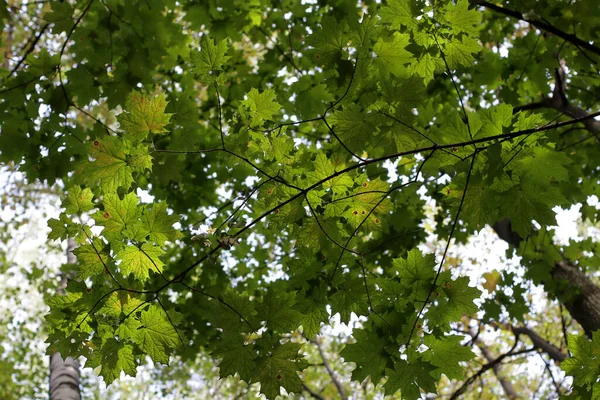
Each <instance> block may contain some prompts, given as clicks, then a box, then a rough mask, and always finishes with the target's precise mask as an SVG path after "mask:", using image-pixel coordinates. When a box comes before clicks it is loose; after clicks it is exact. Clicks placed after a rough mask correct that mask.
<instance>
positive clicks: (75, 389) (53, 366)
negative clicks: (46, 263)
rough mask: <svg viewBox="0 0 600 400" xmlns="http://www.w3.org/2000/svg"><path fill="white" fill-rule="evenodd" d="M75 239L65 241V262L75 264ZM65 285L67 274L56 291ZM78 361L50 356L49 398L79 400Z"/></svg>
mask: <svg viewBox="0 0 600 400" xmlns="http://www.w3.org/2000/svg"><path fill="white" fill-rule="evenodd" d="M74 248H75V241H74V240H73V239H68V241H67V264H75V256H74V255H73V249H74ZM66 286H67V276H63V278H62V279H61V282H60V285H59V287H58V293H59V294H62V293H63V292H64V289H65V287H66ZM80 382H81V377H80V375H79V362H78V361H77V360H73V359H72V358H71V357H67V358H66V359H65V360H63V358H62V357H61V355H60V353H58V352H57V353H54V354H52V355H51V356H50V384H49V388H50V400H81V392H80V389H79V384H80Z"/></svg>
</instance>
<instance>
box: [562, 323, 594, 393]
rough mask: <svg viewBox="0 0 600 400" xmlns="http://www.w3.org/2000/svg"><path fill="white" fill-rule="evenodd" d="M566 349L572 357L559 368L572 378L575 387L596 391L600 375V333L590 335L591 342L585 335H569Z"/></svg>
mask: <svg viewBox="0 0 600 400" xmlns="http://www.w3.org/2000/svg"><path fill="white" fill-rule="evenodd" d="M568 347H569V351H570V352H571V354H572V356H571V357H570V358H567V359H566V360H565V361H563V362H561V363H560V368H561V369H562V370H563V371H565V372H566V373H567V374H568V375H571V376H572V377H573V379H574V380H575V384H576V385H577V386H582V387H584V388H586V389H588V390H590V389H592V388H593V389H594V390H597V389H598V388H597V387H598V376H599V375H600V358H599V357H598V354H599V353H600V331H596V332H594V333H593V334H592V340H590V339H588V338H587V337H586V336H585V335H573V334H570V335H569V346H568Z"/></svg>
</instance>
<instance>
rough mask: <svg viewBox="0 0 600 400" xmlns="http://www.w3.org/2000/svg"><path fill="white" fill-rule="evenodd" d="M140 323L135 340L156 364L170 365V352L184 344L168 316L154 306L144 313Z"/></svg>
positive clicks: (158, 307)
mask: <svg viewBox="0 0 600 400" xmlns="http://www.w3.org/2000/svg"><path fill="white" fill-rule="evenodd" d="M140 322H141V324H142V325H141V326H140V328H139V329H138V330H137V333H136V336H135V337H133V340H134V341H135V343H137V344H138V346H140V349H141V350H142V351H143V352H145V353H146V354H148V355H149V356H150V357H151V358H152V360H153V361H154V362H159V363H163V364H168V363H169V353H170V350H171V349H174V348H177V347H179V346H181V345H182V343H181V340H180V339H179V335H178V334H177V331H176V330H175V328H174V327H173V325H171V322H170V321H169V318H168V317H167V314H166V313H165V312H164V310H163V309H162V308H161V307H160V306H157V305H155V304H152V305H150V306H149V307H148V309H146V310H144V311H142V314H141V316H140Z"/></svg>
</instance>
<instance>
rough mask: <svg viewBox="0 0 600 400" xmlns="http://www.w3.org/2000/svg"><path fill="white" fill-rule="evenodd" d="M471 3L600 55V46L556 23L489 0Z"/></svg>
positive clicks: (471, 1) (473, 0)
mask: <svg viewBox="0 0 600 400" xmlns="http://www.w3.org/2000/svg"><path fill="white" fill-rule="evenodd" d="M470 3H471V4H476V5H480V6H482V7H485V8H487V9H488V10H493V11H496V12H498V13H501V14H504V15H507V16H509V17H512V18H515V19H518V20H521V21H524V22H527V23H529V24H531V25H533V26H535V27H536V28H539V29H542V30H545V31H547V32H550V33H552V34H554V35H556V36H558V37H559V38H561V39H564V40H566V41H567V42H569V43H572V44H574V45H575V46H579V47H581V48H584V49H586V50H589V51H591V52H592V53H594V54H597V55H600V48H598V47H596V46H594V45H593V44H591V43H589V42H586V41H585V40H583V39H580V38H578V37H577V36H576V35H574V34H571V33H567V32H564V31H562V30H560V29H558V28H557V27H555V26H554V25H551V24H549V23H548V22H545V21H539V20H537V19H530V18H527V17H526V16H525V15H523V14H522V13H520V12H518V11H515V10H510V9H508V8H505V7H500V6H497V5H495V4H492V3H489V2H487V1H480V0H470Z"/></svg>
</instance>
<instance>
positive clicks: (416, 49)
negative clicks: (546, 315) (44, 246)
mask: <svg viewBox="0 0 600 400" xmlns="http://www.w3.org/2000/svg"><path fill="white" fill-rule="evenodd" d="M575 3H576V4H572V5H571V6H570V8H569V10H568V11H569V12H563V11H564V6H563V3H562V2H559V1H545V2H542V3H539V4H538V3H537V2H533V1H526V2H524V3H523V5H515V4H512V3H511V4H509V3H506V5H505V6H506V8H504V7H500V6H497V5H495V4H491V3H488V2H479V1H467V0H458V1H450V0H440V1H434V2H431V1H420V0H418V1H409V0H389V1H386V2H383V3H382V2H376V1H370V0H369V1H364V2H360V4H359V3H357V2H348V1H333V2H304V1H284V2H271V1H266V0H260V1H251V2H247V1H238V0H219V1H211V2H209V3H207V4H200V3H198V2H191V1H177V2H175V1H166V2H165V1H159V0H148V1H146V2H145V3H144V2H142V4H137V3H136V2H126V1H116V0H115V1H101V2H94V1H83V0H70V1H64V2H62V1H61V2H50V3H48V4H44V5H41V6H40V7H39V8H32V9H33V10H38V11H39V12H40V18H42V19H43V21H45V22H46V23H48V24H49V25H48V27H49V28H50V29H49V30H48V31H47V32H45V30H46V27H44V30H43V31H41V28H40V36H42V35H43V37H44V40H43V41H42V44H44V45H41V46H40V47H41V48H39V49H38V48H37V47H36V45H37V43H33V44H32V45H31V47H30V48H29V49H30V50H28V51H27V52H26V54H25V57H24V58H23V60H21V61H22V62H19V64H18V65H17V64H12V62H8V63H6V65H10V66H14V69H12V70H6V69H5V68H4V69H2V70H0V76H1V77H2V78H1V80H0V131H1V133H2V137H3V140H1V141H0V161H1V162H2V163H3V164H4V165H12V166H17V167H15V168H18V169H19V171H20V172H22V173H23V174H24V176H26V178H27V179H28V180H30V181H34V180H36V179H38V180H41V181H45V182H48V183H50V184H52V183H55V182H59V183H60V184H61V185H62V187H64V188H65V189H66V190H65V196H64V200H63V202H62V208H63V210H62V211H63V212H62V213H61V214H60V215H59V216H58V218H53V219H50V220H49V221H48V226H49V227H50V228H51V233H50V234H49V236H48V239H49V240H65V239H67V238H74V239H75V240H76V241H77V244H78V246H79V247H78V248H77V249H76V250H75V252H74V253H75V255H76V256H77V264H76V266H75V271H74V274H73V275H71V276H72V279H71V282H70V284H69V285H68V286H67V288H66V289H65V291H66V293H65V295H64V296H56V297H54V298H52V300H51V301H49V304H50V313H49V314H48V316H47V321H48V323H49V339H48V343H49V345H50V346H49V352H52V351H56V350H60V351H61V353H63V356H73V357H78V356H85V357H86V358H87V359H88V361H89V363H90V365H91V366H93V367H101V369H100V374H101V375H102V376H103V377H104V379H105V381H106V382H107V383H110V382H112V381H114V380H115V379H117V378H118V377H119V376H120V373H121V371H124V372H125V373H127V374H135V370H136V367H137V366H138V365H140V363H141V362H142V361H143V359H144V357H145V356H146V355H148V356H150V357H151V358H152V360H153V361H154V362H157V363H163V364H168V363H169V360H170V357H171V356H172V355H177V356H182V355H186V354H196V353H198V352H201V351H205V350H207V351H208V352H210V353H211V354H212V355H213V357H214V358H215V359H216V360H218V362H219V369H220V374H221V376H223V377H226V376H232V375H236V374H237V375H238V376H239V377H241V379H243V380H245V381H246V382H247V383H255V382H258V383H260V390H261V392H262V393H263V394H265V395H266V396H267V398H269V399H273V398H275V397H277V396H278V395H280V394H282V393H284V392H287V393H298V392H301V391H303V390H304V389H305V387H304V386H303V383H304V382H303V376H304V374H306V370H307V368H308V367H309V364H308V363H307V361H306V358H305V355H304V354H303V353H302V352H301V345H300V342H302V340H309V339H314V337H316V336H317V335H318V334H319V333H320V332H322V329H323V327H324V326H326V325H329V324H330V323H331V321H332V318H333V316H334V315H337V314H339V316H340V319H341V321H342V322H343V323H350V322H351V321H360V324H359V325H357V326H356V327H355V329H354V330H353V333H352V336H353V340H352V343H349V344H347V345H346V346H345V348H344V349H343V350H342V351H341V353H340V354H341V357H343V358H344V361H345V362H349V363H354V372H353V374H352V376H353V379H355V380H359V381H363V380H365V379H370V380H371V382H372V383H373V384H374V385H378V384H383V388H384V390H385V393H386V394H389V395H393V394H395V393H397V392H398V391H400V393H401V396H402V397H403V398H407V399H416V398H420V396H421V394H422V393H435V392H436V391H437V389H438V385H439V384H440V382H442V380H443V379H448V380H460V379H462V378H463V371H464V368H463V367H464V365H465V363H467V362H468V361H469V360H471V359H472V358H473V357H474V353H473V352H471V351H470V350H469V349H468V348H466V347H464V346H463V345H462V344H463V343H462V340H463V339H462V336H457V334H456V327H457V326H459V324H461V323H464V320H465V319H469V318H475V317H478V318H483V319H484V320H486V321H492V320H495V319H497V318H499V317H500V314H501V311H502V310H506V312H507V314H508V315H509V317H510V318H515V319H516V320H518V319H519V318H522V316H523V310H524V309H526V308H527V307H526V305H525V299H524V298H525V297H526V296H523V292H522V291H521V292H519V291H518V287H519V286H518V285H517V283H516V282H515V281H514V278H512V277H511V276H510V275H502V278H500V275H498V276H495V277H494V278H493V279H492V276H491V275H488V276H487V277H486V279H488V283H487V284H486V285H485V288H486V289H487V290H488V291H489V292H493V295H491V296H492V297H491V299H490V298H484V295H483V294H482V291H481V290H479V289H478V288H477V287H475V284H474V283H472V281H471V280H470V277H469V276H465V275H464V274H462V275H461V271H460V270H459V269H455V268H453V265H452V263H451V262H450V261H449V258H450V256H449V253H448V248H451V247H452V245H453V243H455V242H465V241H466V240H467V239H468V237H469V236H470V235H472V234H473V233H474V232H479V231H480V230H481V229H483V228H484V227H486V226H487V225H489V226H494V225H495V224H496V223H497V222H498V221H502V220H503V219H509V220H510V223H511V224H512V230H513V232H512V233H513V234H514V235H516V236H518V238H519V239H522V240H523V241H524V242H525V244H531V246H530V248H527V247H526V246H521V247H520V249H519V252H520V253H519V255H520V256H522V257H523V264H524V265H526V266H527V273H526V274H525V275H526V277H527V279H530V280H531V281H532V282H535V283H537V284H541V283H543V284H548V282H549V279H548V277H549V276H551V273H552V271H551V270H549V268H548V267H547V266H548V265H554V264H553V263H555V262H557V261H558V256H557V255H556V254H557V253H556V250H553V249H552V245H551V241H550V240H548V239H547V238H546V237H544V236H543V233H544V232H546V233H547V230H545V228H546V227H547V226H552V225H554V224H555V222H556V221H555V214H554V212H553V209H554V208H555V207H557V206H563V205H568V204H575V203H578V202H584V201H585V200H587V199H588V197H589V196H592V195H598V194H600V191H598V185H597V181H598V176H597V175H598V174H597V171H598V160H600V154H599V153H598V152H599V150H598V146H597V143H596V139H595V138H596V136H597V134H598V132H600V126H599V123H598V121H597V120H596V119H594V117H595V116H596V114H593V113H592V112H591V111H589V110H591V109H593V108H594V107H595V106H596V102H597V98H598V92H599V91H600V80H598V79H595V78H597V76H596V75H597V64H596V62H595V61H594V60H595V59H597V58H598V57H599V56H600V50H599V49H598V47H597V45H596V43H598V36H597V32H600V26H599V24H600V22H598V19H597V18H594V17H593V16H594V15H595V16H597V15H599V14H598V12H600V10H599V9H598V7H599V6H598V4H599V3H598V2H596V1H594V0H582V1H579V2H575ZM2 4H4V2H2V3H0V21H2V23H4V22H3V21H4V20H5V19H10V18H9V17H5V16H4V14H3V13H2V12H1V10H2V9H3V8H2V7H3V6H2ZM510 6H514V7H517V9H515V10H511V9H510ZM23 7H25V5H24V6H23ZM224 10H225V11H224ZM525 10H526V11H525ZM590 10H595V11H598V12H596V13H594V12H591V11H590ZM28 12H34V11H28ZM498 15H500V17H498ZM538 15H539V18H538ZM506 17H511V18H518V19H520V20H521V23H517V22H516V20H507V18H506ZM11 18H12V17H11ZM11 21H12V19H11ZM575 23H578V25H577V26H578V29H577V34H576V35H575V34H572V33H567V32H566V31H562V30H561V29H559V28H560V27H565V26H574V24H575ZM549 25H550V26H551V29H550V30H548V29H547V28H548V26H549ZM552 27H554V28H552ZM540 30H542V31H543V32H542V33H540ZM568 31H569V32H571V30H568ZM65 35H66V37H65ZM2 40H3V43H6V38H5V37H4V36H3V38H2ZM59 40H60V43H61V44H62V45H61V46H59V48H58V49H57V48H56V46H55V45H54V46H51V45H50V44H51V43H56V41H59ZM9 46H10V45H9ZM582 49H584V50H582ZM565 74H568V77H565ZM590 76H591V78H590ZM566 91H568V97H567V92H566ZM40 105H43V107H40ZM426 200H427V201H429V202H433V203H434V204H435V206H433V208H434V209H435V211H434V212H433V214H434V216H433V217H428V216H427V215H426V209H427V206H426ZM430 204H431V203H430ZM585 212H586V216H587V217H588V218H590V220H591V221H593V222H594V223H595V222H597V218H598V213H597V212H596V211H595V210H591V209H586V211H585ZM428 218H429V219H428ZM431 218H435V220H436V224H437V226H436V230H435V234H436V235H437V236H436V238H437V239H438V240H439V241H438V242H437V245H438V247H437V248H435V249H433V248H432V246H431V243H429V244H428V243H427V241H426V228H427V227H426V225H427V224H429V223H430V222H428V221H430V220H431ZM440 243H441V244H440ZM448 246H449V247H448ZM434 247H435V246H434ZM579 250H581V252H584V251H588V250H587V249H580V248H577V249H573V248H570V250H569V251H570V254H571V253H572V254H579V253H578V251H579ZM582 254H583V253H582ZM586 254H587V253H586ZM543 262H545V263H546V264H543ZM544 265H545V267H544ZM550 269H551V268H550ZM509 282H512V283H511V284H509ZM507 285H509V286H511V287H514V288H516V289H515V290H516V291H517V294H518V295H515V298H514V299H508V296H504V297H503V293H502V290H503V289H502V288H503V287H506V286H507ZM559 289H560V288H559V285H554V286H553V285H552V284H548V285H547V286H546V290H547V291H548V293H549V294H550V295H551V296H553V297H556V298H558V299H559V300H561V299H562V300H561V301H564V302H568V300H564V297H561V294H560V293H561V292H560V290H559ZM562 293H564V292H562ZM565 304H567V303H565ZM461 320H462V321H463V322H461ZM299 333H302V334H303V335H304V338H302V337H301V336H300V335H299ZM597 341H598V335H597V332H596V333H594V336H593V340H592V341H591V342H590V341H588V340H587V339H586V338H585V337H582V336H577V337H572V338H571V339H569V349H570V350H571V352H572V353H573V357H571V358H569V359H568V360H567V361H565V362H564V364H562V368H563V369H564V371H566V372H567V373H569V374H571V375H572V376H573V377H574V387H575V388H576V390H580V391H583V392H585V393H592V394H593V395H597V393H599V391H600V389H599V387H600V386H599V385H600V384H599V383H598V382H597V380H595V379H594V378H593V376H594V374H595V373H596V372H598V371H596V370H597V365H595V364H594V360H593V359H591V358H590V357H591V355H590V354H594V353H595V352H597V349H596V347H597V346H596V344H595V343H596V342H597ZM594 346H596V347H594ZM444 376H445V378H444Z"/></svg>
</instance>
